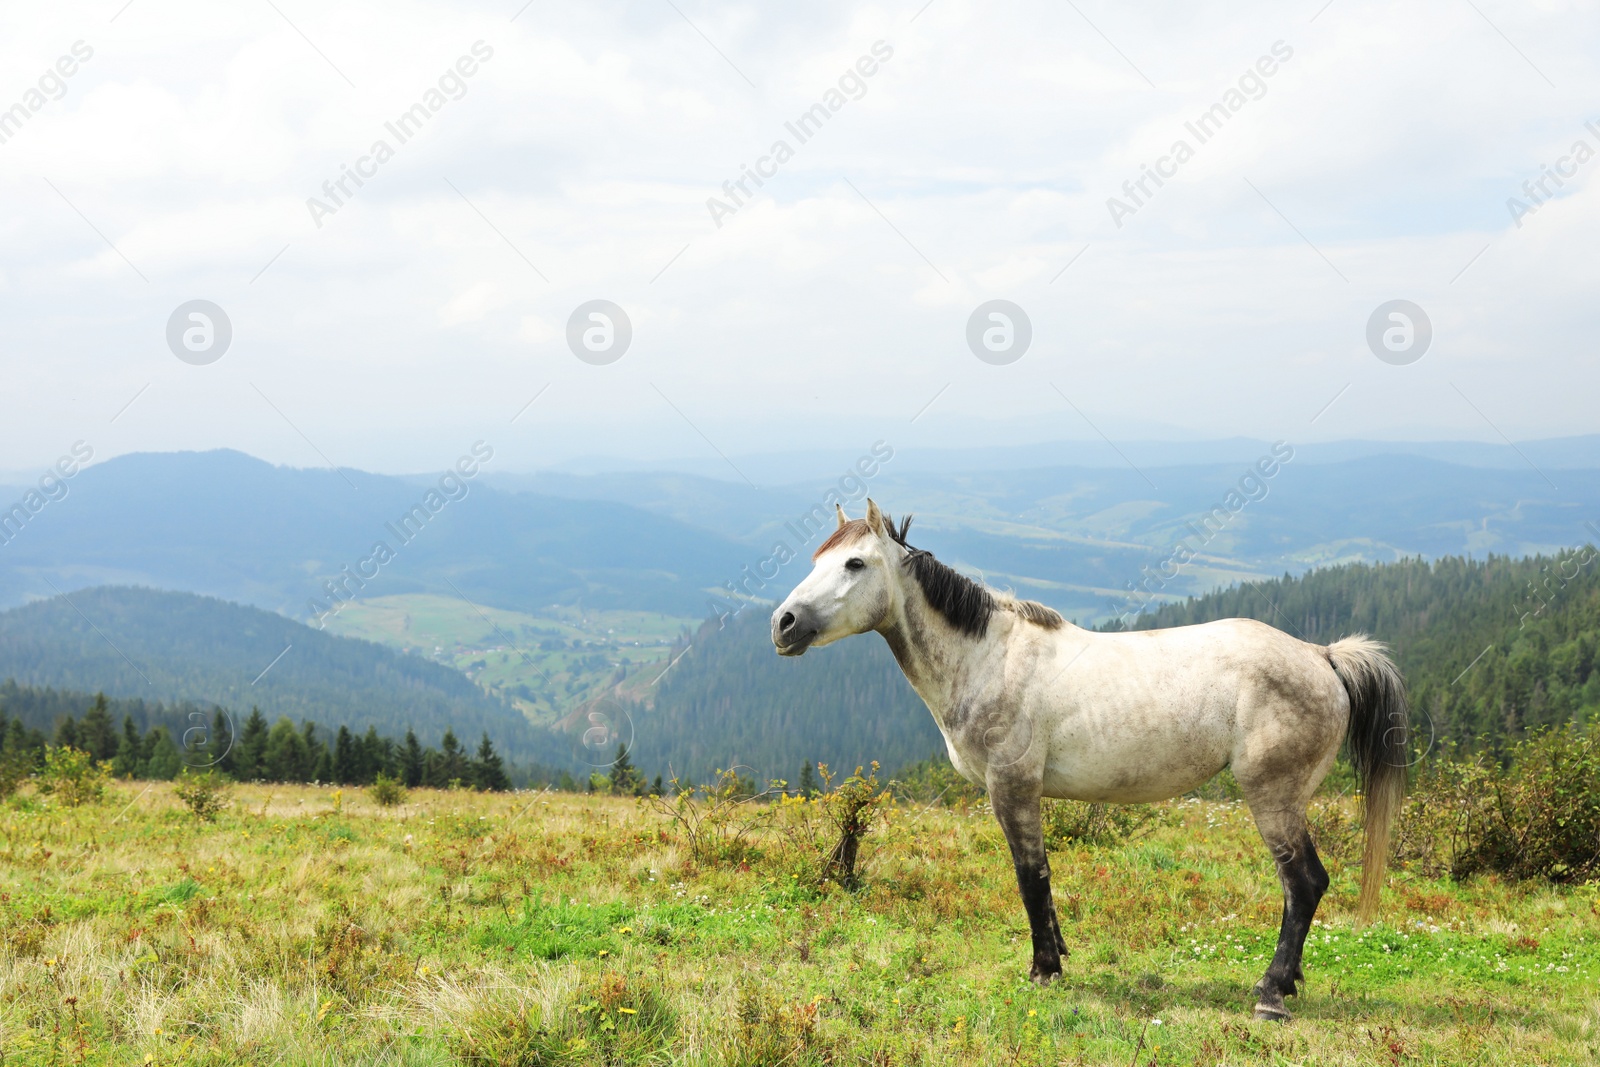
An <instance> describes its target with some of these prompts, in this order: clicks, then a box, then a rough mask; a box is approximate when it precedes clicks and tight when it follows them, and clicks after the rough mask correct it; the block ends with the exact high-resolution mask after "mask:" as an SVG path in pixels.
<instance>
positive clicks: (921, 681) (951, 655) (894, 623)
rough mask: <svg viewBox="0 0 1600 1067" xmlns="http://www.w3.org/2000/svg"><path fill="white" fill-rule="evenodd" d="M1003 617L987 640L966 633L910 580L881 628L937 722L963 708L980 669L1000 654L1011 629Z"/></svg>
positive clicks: (999, 616) (991, 627) (989, 631)
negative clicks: (950, 710) (966, 691)
mask: <svg viewBox="0 0 1600 1067" xmlns="http://www.w3.org/2000/svg"><path fill="white" fill-rule="evenodd" d="M1003 615H1004V613H1003V612H999V611H996V612H995V613H994V615H993V616H992V617H991V618H990V620H989V626H988V629H987V630H986V631H985V632H984V635H983V636H982V637H972V636H969V635H967V634H964V633H961V632H960V631H958V630H956V628H955V627H953V626H951V625H950V624H949V623H947V622H946V621H945V620H944V618H943V617H942V616H941V615H940V614H939V613H938V612H937V611H935V610H934V609H933V608H932V607H930V606H929V604H928V601H927V598H925V597H924V596H923V595H922V590H921V588H920V587H918V585H917V583H916V582H915V581H914V580H911V579H909V578H908V579H907V580H906V581H905V582H904V583H903V585H902V596H900V597H899V598H898V603H897V604H896V605H895V606H894V607H893V608H891V609H890V612H889V616H888V617H887V618H886V619H885V620H884V621H883V623H881V624H880V625H879V626H878V628H877V629H878V633H880V634H882V635H883V639H884V640H885V641H887V642H888V644H889V650H890V651H891V652H893V653H894V658H895V662H897V663H898V664H900V670H901V672H902V673H903V674H905V676H906V680H907V681H909V682H910V683H911V687H912V688H913V689H915V690H916V691H917V695H918V696H920V697H922V700H923V702H924V703H926V704H927V705H928V707H929V709H931V710H932V711H933V712H934V714H935V717H938V716H939V715H940V713H941V712H942V711H944V710H945V709H947V708H950V707H953V706H955V705H956V704H957V703H958V701H959V699H960V695H961V690H962V688H963V686H964V685H965V684H966V683H967V682H968V680H969V679H971V678H973V677H974V676H975V675H976V674H977V673H978V670H977V668H978V666H979V665H980V664H981V663H983V662H984V661H985V660H987V659H988V658H990V657H991V656H994V655H998V654H999V652H1000V648H1001V645H1002V643H1003V636H1002V635H1003V632H1004V630H1005V629H1006V627H1005V626H1004V625H1003V622H1002V619H1003Z"/></svg>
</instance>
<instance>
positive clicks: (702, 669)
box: [633, 609, 944, 783]
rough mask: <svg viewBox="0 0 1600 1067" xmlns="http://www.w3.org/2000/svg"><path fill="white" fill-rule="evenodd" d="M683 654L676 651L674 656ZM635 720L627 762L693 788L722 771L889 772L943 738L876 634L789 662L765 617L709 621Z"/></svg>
mask: <svg viewBox="0 0 1600 1067" xmlns="http://www.w3.org/2000/svg"><path fill="white" fill-rule="evenodd" d="M680 651H681V650H680ZM655 691H656V692H655V706H654V707H653V708H650V709H647V710H641V711H638V712H635V713H634V743H633V752H634V758H633V762H634V763H635V764H637V765H638V766H639V767H640V768H642V769H643V770H644V771H646V772H647V773H649V774H654V773H655V772H657V771H660V772H663V773H666V774H668V775H669V776H670V774H672V773H674V772H675V773H677V774H679V775H681V776H684V777H686V778H691V779H693V780H694V781H697V782H700V781H705V780H706V779H708V778H710V777H711V776H712V775H713V774H714V773H715V772H716V771H717V769H718V768H728V767H733V766H735V765H740V766H742V767H745V768H748V770H747V771H744V772H743V773H745V774H746V775H747V776H750V777H754V778H756V779H758V780H760V781H765V780H766V779H768V778H783V779H786V780H788V781H789V782H791V783H792V782H795V781H797V780H798V778H799V774H800V768H801V765H802V764H805V763H807V762H811V763H815V762H816V761H818V760H822V761H824V762H826V763H828V764H830V765H831V766H832V767H834V768H835V769H843V770H845V771H849V770H853V769H854V768H855V766H856V765H857V764H864V763H870V762H871V761H872V760H878V761H879V762H880V763H882V764H883V766H884V769H885V770H886V771H893V770H895V769H897V768H899V767H902V766H904V765H906V764H909V763H914V762H916V761H917V760H921V759H926V758H927V757H928V756H929V755H931V754H933V753H934V752H943V751H944V741H943V740H942V739H941V738H940V736H939V731H938V729H937V728H936V727H935V726H934V725H933V718H932V717H931V716H930V715H929V714H928V709H927V707H926V706H924V705H923V703H922V701H921V700H920V699H918V697H917V695H916V694H915V693H914V692H912V690H911V686H910V685H908V684H907V683H906V680H905V677H904V676H903V675H902V674H901V673H900V668H899V667H898V666H896V665H895V662H894V657H893V656H892V655H890V654H889V649H888V646H887V645H885V644H884V643H883V639H882V638H880V637H878V636H877V635H876V634H867V635H865V636H864V637H858V638H854V639H851V640H848V641H841V642H839V643H837V644H834V645H829V646H828V647H827V648H820V649H817V650H815V651H813V652H810V653H808V654H806V655H804V656H800V657H797V658H792V659H786V658H783V657H780V656H779V655H777V653H775V652H773V650H772V638H771V636H770V630H769V624H768V621H767V613H766V612H764V611H760V610H755V609H752V610H750V611H746V612H743V613H742V614H740V615H738V616H736V617H734V618H733V619H731V620H730V621H729V622H728V625H727V626H726V628H724V629H722V630H718V629H717V627H716V625H715V624H714V623H708V624H707V625H706V626H705V627H704V628H703V629H702V630H701V631H700V634H699V635H698V636H697V637H696V638H695V640H694V642H693V647H692V648H691V649H690V650H689V653H688V654H687V655H685V656H684V657H683V658H682V659H681V660H679V661H678V663H677V665H676V666H674V667H673V668H672V670H671V671H669V672H668V673H667V675H666V677H664V678H663V679H662V680H661V681H660V682H659V683H657V685H656V686H655Z"/></svg>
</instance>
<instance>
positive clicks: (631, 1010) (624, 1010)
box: [617, 1008, 639, 1015]
mask: <svg viewBox="0 0 1600 1067" xmlns="http://www.w3.org/2000/svg"><path fill="white" fill-rule="evenodd" d="M617 1010H618V1011H620V1012H621V1013H622V1014H624V1015H638V1014H639V1009H638V1008H618V1009H617Z"/></svg>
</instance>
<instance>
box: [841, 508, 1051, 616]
mask: <svg viewBox="0 0 1600 1067" xmlns="http://www.w3.org/2000/svg"><path fill="white" fill-rule="evenodd" d="M911 518H912V517H911V516H910V515H906V516H904V517H902V518H901V520H900V526H899V528H898V529H897V528H896V527H895V524H894V520H892V519H891V518H889V516H888V515H885V516H884V517H883V522H884V527H885V529H886V530H887V531H888V534H889V539H890V540H891V541H893V542H894V543H895V544H897V545H899V546H900V547H901V548H903V549H905V550H906V555H905V560H904V563H905V566H906V568H907V569H908V570H910V571H911V576H912V577H913V578H915V579H916V580H917V585H918V586H919V587H920V588H921V589H922V595H923V596H924V597H925V598H926V599H927V601H928V606H929V607H931V608H933V610H935V611H937V612H938V613H939V614H940V615H943V616H944V618H945V621H946V622H948V623H949V624H950V625H951V626H954V627H955V628H956V629H957V630H959V631H961V632H962V633H964V634H968V635H970V636H972V637H982V636H983V635H984V633H985V632H986V631H987V630H988V629H989V616H991V615H993V614H994V613H995V612H996V611H1014V612H1016V614H1017V616H1018V618H1020V619H1022V620H1023V621H1024V622H1030V623H1033V624H1034V625H1035V626H1041V627H1043V628H1044V629H1046V630H1055V629H1059V628H1060V627H1061V625H1062V621H1063V620H1062V618H1061V614H1060V612H1058V611H1056V610H1055V609H1054V608H1049V607H1046V606H1045V605H1043V604H1041V603H1039V602H1038V601H1035V600H1019V599H1017V598H1016V597H1014V596H1011V595H1010V594H1008V593H995V592H994V591H993V590H991V589H990V588H989V587H988V586H986V585H983V584H982V583H981V582H975V581H973V580H972V579H971V578H968V577H967V576H966V575H964V574H961V573H960V572H958V571H956V570H955V569H954V568H952V567H949V566H947V565H945V564H943V563H940V562H939V561H938V560H936V559H934V558H933V553H931V552H928V551H926V550H924V549H920V548H913V547H912V546H911V544H910V542H908V541H907V540H906V535H907V533H908V532H909V531H910V529H911ZM846 525H849V524H848V523H847V524H846ZM863 525H865V524H864V523H863ZM835 533H836V535H837V534H839V533H843V529H842V528H841V529H840V530H838V531H835Z"/></svg>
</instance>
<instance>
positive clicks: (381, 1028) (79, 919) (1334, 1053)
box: [0, 784, 1600, 1067]
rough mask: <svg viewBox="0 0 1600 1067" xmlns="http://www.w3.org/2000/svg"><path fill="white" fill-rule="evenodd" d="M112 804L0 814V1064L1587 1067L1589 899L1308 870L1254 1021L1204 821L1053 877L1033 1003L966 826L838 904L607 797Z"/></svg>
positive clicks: (778, 849) (1233, 864)
mask: <svg viewBox="0 0 1600 1067" xmlns="http://www.w3.org/2000/svg"><path fill="white" fill-rule="evenodd" d="M143 788H144V787H143V785H142V784H140V785H138V786H130V785H118V786H115V787H113V789H112V790H111V793H112V795H111V796H109V797H108V798H107V800H106V801H105V802H104V803H102V804H101V805H99V806H91V807H84V808H77V809H68V808H62V807H56V806H53V805H52V804H51V803H49V802H48V801H47V799H46V798H39V797H33V796H28V795H25V796H22V797H20V798H18V799H16V800H14V801H13V802H11V803H9V804H7V805H4V806H0V1052H3V1059H0V1063H4V1064H5V1065H6V1067H11V1065H13V1064H72V1063H87V1064H144V1063H151V1064H239V1063H260V1064H299V1063H305V1064H330V1065H331V1064H374V1063H392V1064H450V1063H472V1064H515V1065H533V1064H546V1063H549V1064H589V1063H640V1064H644V1063H650V1064H657V1063H660V1064H665V1063H684V1064H752V1065H755V1064H760V1065H763V1067H774V1065H777V1064H780V1063H781V1064H783V1065H785V1067H789V1065H799V1064H820V1063H835V1064H847V1063H849V1064H854V1063H869V1064H883V1065H890V1064H908V1065H909V1064H933V1063H960V1064H995V1065H1022V1064H1058V1063H1069V1064H1076V1063H1084V1064H1118V1065H1126V1064H1129V1063H1139V1064H1146V1063H1158V1064H1190V1063H1202V1064H1219V1063H1227V1064H1242V1063H1265V1064H1287V1063H1294V1064H1313V1063H1314V1064H1318V1065H1327V1064H1407V1063H1428V1064H1454V1063H1462V1064H1465V1063H1495V1064H1534V1063H1537V1064H1545V1063H1548V1064H1573V1063H1595V1062H1600V1052H1597V1049H1600V1029H1597V1025H1600V1000H1597V997H1596V993H1595V989H1596V976H1597V974H1600V952H1597V949H1596V945H1595V931H1596V929H1597V925H1600V903H1597V900H1600V898H1597V895H1596V890H1595V887H1593V886H1587V887H1571V888H1560V889H1557V888H1551V887H1547V886H1532V885H1517V884H1510V883H1506V882H1502V881H1499V880H1496V879H1492V878H1484V879H1478V880H1474V881H1472V882H1470V883H1467V884H1464V885H1458V884H1455V883H1452V882H1449V881H1444V880H1438V879H1434V878H1429V877H1425V876H1424V875H1422V874H1420V873H1415V872H1410V871H1407V870H1405V869H1404V868H1402V869H1401V870H1399V871H1396V872H1394V873H1393V874H1392V875H1391V878H1390V883H1389V891H1388V893H1387V894H1386V898H1385V922H1384V923H1383V924H1381V925H1379V926H1377V927H1373V928H1369V929H1367V930H1365V931H1362V930H1358V929H1357V928H1356V927H1355V925H1354V906H1355V882H1356V877H1355V875H1356V874H1357V873H1358V872H1356V871H1354V870H1353V869H1351V868H1350V867H1348V866H1345V865H1343V864H1341V863H1339V862H1336V861H1335V862H1330V864H1329V866H1330V870H1331V872H1332V874H1333V876H1334V886H1333V890H1332V891H1331V892H1330V894H1329V897H1328V900H1327V901H1326V902H1325V904H1324V906H1323V910H1322V912H1321V921H1320V923H1319V925H1318V926H1317V927H1316V929H1315V931H1314V933H1313V938H1312V943H1311V945H1310V947H1309V949H1308V958H1307V963H1306V970H1307V973H1308V974H1309V976H1310V979H1311V982H1310V987H1309V990H1308V991H1307V993H1306V994H1305V995H1304V996H1302V997H1301V998H1300V1003H1299V1004H1298V1005H1294V1004H1293V1003H1291V1006H1292V1007H1294V1008H1295V1010H1296V1012H1297V1015H1298V1018H1297V1019H1296V1021H1294V1022H1293V1023H1291V1024H1289V1025H1287V1026H1274V1025H1270V1024H1264V1023H1256V1022H1253V1021H1251V1019H1250V1018H1249V1013H1248V1007H1249V1005H1250V1003H1251V999H1250V997H1249V989H1250V986H1251V984H1252V983H1253V982H1254V980H1255V979H1256V977H1258V976H1259V974H1260V972H1261V970H1262V969H1263V967H1264V966H1265V957H1266V955H1267V954H1268V953H1270V950H1271V944H1272V940H1273V938H1274V937H1275V933H1276V925H1277V919H1278V911H1279V907H1280V903H1281V901H1280V897H1279V895H1278V890H1277V886H1276V882H1275V879H1274V878H1273V877H1272V874H1271V870H1270V865H1269V863H1268V861H1267V857H1266V854H1265V850H1264V849H1263V848H1262V846H1261V844H1260V842H1259V840H1258V839H1257V838H1256V837H1255V834H1254V830H1253V829H1252V827H1251V825H1250V823H1249V820H1248V817H1247V814H1246V813H1245V812H1244V810H1243V809H1242V808H1241V807H1238V806H1236V805H1230V804H1221V803H1200V802H1188V803H1181V804H1173V805H1167V806H1160V807H1158V809H1157V816H1156V819H1155V821H1154V825H1153V827H1151V828H1148V829H1149V832H1148V833H1145V834H1144V836H1141V837H1140V838H1139V839H1138V840H1136V841H1132V842H1124V843H1122V844H1110V845H1100V846H1092V845H1077V846H1073V847H1070V848H1068V849H1066V850H1064V851H1061V852H1058V853H1056V854H1055V855H1054V856H1053V858H1052V863H1053V866H1054V869H1055V875H1056V879H1055V880H1056V896H1057V900H1058V902H1059V904H1060V906H1061V910H1062V916H1063V927H1064V930H1065V931H1066V934H1067V937H1068V940H1069V942H1070V945H1071V949H1072V955H1071V958H1070V960H1069V961H1068V963H1067V973H1066V976H1065V978H1064V979H1063V980H1062V981H1061V982H1059V983H1057V984H1056V985H1055V986H1053V987H1052V988H1050V989H1048V990H1037V989H1034V988H1033V987H1032V986H1029V985H1028V984H1027V983H1026V982H1025V981H1023V975H1024V973H1025V971H1026V968H1027V963H1028V961H1027V957H1026V953H1027V943H1028V937H1027V928H1026V921H1025V919H1024V916H1023V913H1022V909H1021V906H1020V904H1019V903H1018V900H1017V895H1016V889H1015V884H1014V882H1013V880H1012V873H1011V870H1010V864H1009V860H1008V858H1007V855H1006V851H1005V848H1004V842H1003V841H1002V839H1001V838H1000V835H999V833H998V831H997V829H996V828H995V826H994V824H993V820H992V819H990V818H989V817H988V816H987V815H986V814H985V813H983V812H982V811H981V810H973V811H968V812H960V811H945V810H940V809H935V810H932V811H926V812H923V811H917V810H911V809H905V808H901V809H898V810H896V811H895V812H893V813H892V815H891V818H890V820H889V824H888V826H887V827H886V828H884V829H883V830H881V831H879V832H877V833H875V834H874V835H873V836H872V837H870V838H868V839H867V841H866V843H865V845H864V847H863V850H862V862H863V869H864V884H863V887H862V888H861V889H860V890H858V891H857V892H854V893H848V892H845V891H843V890H840V889H838V888H837V887H836V886H829V885H823V886H819V885H817V884H815V882H814V874H815V871H816V870H817V866H818V865H817V862H816V859H817V858H816V857H815V856H803V855H799V854H797V853H796V852H795V851H794V847H795V846H794V845H793V844H792V843H791V841H792V839H791V838H789V837H786V836H785V835H783V834H782V833H781V832H780V831H779V830H778V829H776V828H774V829H773V830H771V831H769V832H768V833H767V834H766V835H765V836H764V837H762V838H761V839H759V840H758V841H757V842H756V849H755V851H754V852H753V853H752V854H750V855H749V856H747V857H746V858H745V859H744V861H743V862H742V863H740V864H737V865H724V866H696V865H695V864H694V863H693V861H692V860H691V859H690V856H691V853H690V852H689V850H688V849H687V848H686V847H684V843H683V842H682V841H680V840H678V839H677V837H676V836H675V832H674V828H673V827H672V826H671V825H670V824H669V823H666V822H663V821H662V819H661V818H660V817H659V816H658V815H655V814H652V813H651V812H649V811H647V810H645V809H644V808H642V807H641V806H639V805H638V804H636V803H634V802H632V801H625V800H616V799H611V798H589V797H577V796H565V795H560V794H551V795H532V794H519V795H477V794H471V793H443V792H432V791H425V790H417V791H414V792H413V793H412V795H411V798H410V801H409V802H408V803H406V804H404V805H399V806H395V807H389V808H384V807H379V806H378V805H377V804H375V803H374V802H372V800H371V799H370V798H368V797H366V796H365V795H364V794H358V793H356V792H355V791H350V790H347V791H346V792H345V795H344V796H343V797H342V800H341V804H340V806H341V807H342V810H340V811H338V812H335V810H334V808H335V802H334V800H333V797H332V791H331V790H329V789H315V788H308V787H293V786H273V787H265V786H241V787H239V788H237V789H236V790H235V794H234V800H235V803H234V804H233V805H232V806H231V807H230V808H229V809H228V810H227V811H225V812H224V813H222V814H221V816H220V817H219V818H218V819H217V820H216V821H215V822H201V821H199V820H197V819H195V818H193V817H192V816H191V815H190V814H189V813H188V812H187V811H185V810H184V809H183V807H182V805H181V804H180V803H179V802H178V801H177V800H176V799H175V798H174V797H173V796H172V794H171V791H170V787H168V786H165V785H160V786H156V787H155V788H153V789H151V790H150V791H149V792H147V793H144V794H143V795H140V793H141V790H143ZM130 802H131V803H130ZM124 809H126V810H124ZM119 813H120V814H119ZM780 814H781V813H780ZM1158 1019H1159V1020H1160V1022H1159V1025H1158V1024H1157V1022H1156V1020H1158Z"/></svg>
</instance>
